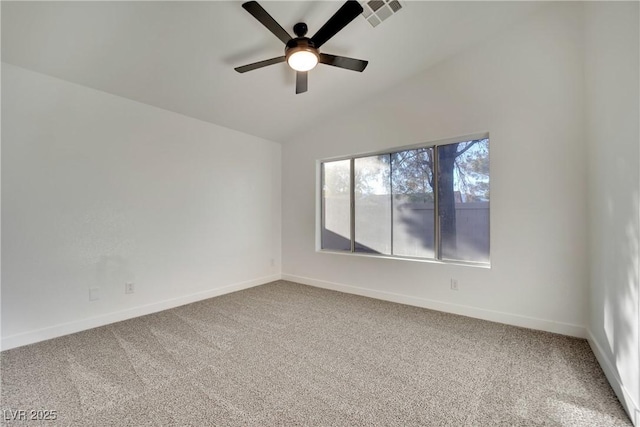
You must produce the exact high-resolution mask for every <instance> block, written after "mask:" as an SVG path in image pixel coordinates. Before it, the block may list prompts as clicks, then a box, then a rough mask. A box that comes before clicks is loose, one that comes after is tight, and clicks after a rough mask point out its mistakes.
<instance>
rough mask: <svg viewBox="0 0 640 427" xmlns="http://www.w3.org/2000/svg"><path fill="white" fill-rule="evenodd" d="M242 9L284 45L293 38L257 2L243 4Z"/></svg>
mask: <svg viewBox="0 0 640 427" xmlns="http://www.w3.org/2000/svg"><path fill="white" fill-rule="evenodd" d="M242 7H243V8H244V9H245V10H246V11H247V12H249V13H250V14H251V15H253V17H254V18H256V19H257V20H258V21H260V23H261V24H262V25H264V26H265V27H267V29H268V30H269V31H271V32H272V33H273V34H274V35H275V36H276V37H277V38H279V39H280V40H282V43H284V44H287V42H288V41H289V40H291V36H290V35H289V33H287V31H286V30H285V29H284V28H282V26H280V24H278V23H277V22H276V20H275V19H273V17H271V15H269V14H268V13H267V11H266V10H264V8H263V7H262V6H260V5H259V4H258V2H257V1H248V2H246V3H243V4H242Z"/></svg>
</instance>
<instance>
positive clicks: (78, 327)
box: [1, 274, 281, 350]
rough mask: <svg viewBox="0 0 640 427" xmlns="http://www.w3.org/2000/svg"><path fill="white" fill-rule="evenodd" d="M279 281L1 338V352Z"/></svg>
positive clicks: (238, 286) (247, 283)
mask: <svg viewBox="0 0 640 427" xmlns="http://www.w3.org/2000/svg"><path fill="white" fill-rule="evenodd" d="M280 279H281V275H280V274H274V275H271V276H266V277H260V278H258V279H253V280H248V281H245V282H240V283H234V284H232V285H227V286H223V287H220V288H215V289H209V290H206V291H202V292H196V293H194V294H189V295H184V296H181V297H178V298H172V299H168V300H164V301H159V302H154V303H151V304H146V305H142V306H138V307H132V308H128V309H126V310H121V311H116V312H112V313H107V314H103V315H101V316H96V317H90V318H86V319H81V320H77V321H73V322H68V323H61V324H58V325H54V326H50V327H48V328H43V329H38V330H35V331H29V332H24V333H21V334H16V335H10V336H8V337H2V345H1V349H2V350H9V349H12V348H16V347H21V346H23V345H28V344H33V343H36V342H40V341H45V340H48V339H51V338H57V337H61V336H63V335H69V334H73V333H76V332H80V331H85V330H87V329H91V328H97V327H99V326H104V325H108V324H110V323H115V322H120V321H123V320H128V319H132V318H134V317H139V316H145V315H147V314H151V313H156V312H158V311H162V310H167V309H170V308H175V307H179V306H181V305H185V304H190V303H192V302H197V301H202V300H205V299H208V298H213V297H217V296H220V295H224V294H229V293H231V292H236V291H241V290H243V289H248V288H252V287H254V286H259V285H263V284H265V283H269V282H273V281H276V280H280Z"/></svg>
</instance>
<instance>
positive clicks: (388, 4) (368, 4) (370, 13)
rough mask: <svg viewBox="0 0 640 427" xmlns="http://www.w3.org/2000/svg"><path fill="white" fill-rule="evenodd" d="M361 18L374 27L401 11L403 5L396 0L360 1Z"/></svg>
mask: <svg viewBox="0 0 640 427" xmlns="http://www.w3.org/2000/svg"><path fill="white" fill-rule="evenodd" d="M360 4H362V9H364V10H363V12H362V16H364V18H365V19H366V20H367V22H369V24H371V26H373V27H376V26H378V25H379V24H380V23H381V22H382V21H384V20H385V19H387V18H388V17H390V16H391V15H393V14H394V13H397V12H398V11H400V9H402V7H403V4H402V3H400V2H399V1H398V0H369V1H362V2H360Z"/></svg>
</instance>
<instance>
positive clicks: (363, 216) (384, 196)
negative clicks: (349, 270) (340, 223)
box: [354, 154, 391, 254]
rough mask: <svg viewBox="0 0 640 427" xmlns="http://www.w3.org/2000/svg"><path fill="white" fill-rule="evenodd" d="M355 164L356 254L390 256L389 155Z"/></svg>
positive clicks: (366, 158)
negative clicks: (365, 253)
mask: <svg viewBox="0 0 640 427" xmlns="http://www.w3.org/2000/svg"><path fill="white" fill-rule="evenodd" d="M354 162H355V163H354V169H355V170H354V173H355V177H354V178H355V194H354V195H355V240H356V242H355V251H356V252H367V253H377V254H391V186H390V184H389V173H390V168H389V155H388V154H385V155H382V156H371V157H362V158H359V159H355V161H354Z"/></svg>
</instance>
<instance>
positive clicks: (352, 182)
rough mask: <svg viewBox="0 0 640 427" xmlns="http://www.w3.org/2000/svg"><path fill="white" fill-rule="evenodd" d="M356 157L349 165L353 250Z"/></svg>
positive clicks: (353, 240) (353, 244)
mask: <svg viewBox="0 0 640 427" xmlns="http://www.w3.org/2000/svg"><path fill="white" fill-rule="evenodd" d="M355 163H356V159H355V158H351V164H350V166H349V169H350V174H349V181H350V183H349V187H350V190H351V191H350V193H351V194H349V201H350V209H349V213H350V215H351V218H350V219H349V221H350V224H351V225H350V231H351V236H350V237H351V252H352V253H353V252H355V251H356V172H355V170H356V168H355Z"/></svg>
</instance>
